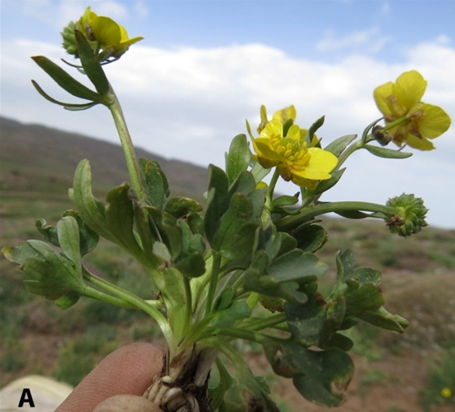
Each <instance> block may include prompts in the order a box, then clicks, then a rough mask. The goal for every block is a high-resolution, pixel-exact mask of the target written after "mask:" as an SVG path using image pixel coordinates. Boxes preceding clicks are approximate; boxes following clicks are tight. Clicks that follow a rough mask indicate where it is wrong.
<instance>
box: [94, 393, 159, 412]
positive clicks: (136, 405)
mask: <svg viewBox="0 0 455 412" xmlns="http://www.w3.org/2000/svg"><path fill="white" fill-rule="evenodd" d="M93 412H163V410H162V409H161V408H160V407H159V406H157V405H154V404H153V403H152V402H151V401H150V400H148V399H146V398H144V397H142V396H136V395H115V396H111V397H110V398H107V399H106V400H104V401H103V402H101V403H100V404H99V405H98V406H97V407H96V408H95V409H94V410H93Z"/></svg>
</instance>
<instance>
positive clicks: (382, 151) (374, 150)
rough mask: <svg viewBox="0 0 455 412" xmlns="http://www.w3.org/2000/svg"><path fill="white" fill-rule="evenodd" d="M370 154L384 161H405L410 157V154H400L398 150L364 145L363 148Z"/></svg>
mask: <svg viewBox="0 0 455 412" xmlns="http://www.w3.org/2000/svg"><path fill="white" fill-rule="evenodd" d="M363 147H364V148H365V149H367V150H368V151H369V152H370V153H371V154H374V155H375V156H378V157H384V158H386V159H406V158H408V157H411V156H412V153H406V152H402V151H400V150H393V149H387V148H385V147H377V146H372V145H369V144H366V145H364V146H363Z"/></svg>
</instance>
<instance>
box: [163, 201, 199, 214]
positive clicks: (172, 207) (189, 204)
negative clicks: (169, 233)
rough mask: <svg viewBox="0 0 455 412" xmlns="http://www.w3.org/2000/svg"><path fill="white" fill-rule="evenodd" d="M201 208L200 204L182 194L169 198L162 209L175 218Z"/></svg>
mask: <svg viewBox="0 0 455 412" xmlns="http://www.w3.org/2000/svg"><path fill="white" fill-rule="evenodd" d="M201 210H202V206H201V205H200V204H199V203H198V202H196V201H195V200H193V199H190V198H188V197H183V196H180V197H173V198H172V199H169V200H168V201H167V203H166V205H165V207H164V211H165V212H166V213H169V214H170V215H171V216H173V217H175V218H176V219H179V218H181V217H184V216H186V215H188V214H189V213H191V212H200V211H201Z"/></svg>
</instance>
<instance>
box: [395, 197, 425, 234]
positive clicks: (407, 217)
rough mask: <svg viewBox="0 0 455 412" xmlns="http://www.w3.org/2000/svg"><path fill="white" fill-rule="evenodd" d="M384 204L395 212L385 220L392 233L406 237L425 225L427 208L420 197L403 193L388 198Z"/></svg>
mask: <svg viewBox="0 0 455 412" xmlns="http://www.w3.org/2000/svg"><path fill="white" fill-rule="evenodd" d="M386 205H387V206H389V207H393V208H394V209H395V214H394V215H391V216H389V218H388V219H387V220H386V224H387V226H388V227H389V229H390V231H391V232H392V233H397V234H398V235H399V236H404V237H406V236H410V235H412V234H414V233H418V232H420V231H421V230H422V228H423V227H425V226H427V222H426V221H425V217H426V214H427V212H428V209H427V208H426V207H425V205H424V204H423V200H422V199H421V198H419V197H415V196H414V195H412V194H411V195H407V194H404V193H403V194H402V195H401V196H396V197H393V198H392V199H389V200H388V201H387V204H386Z"/></svg>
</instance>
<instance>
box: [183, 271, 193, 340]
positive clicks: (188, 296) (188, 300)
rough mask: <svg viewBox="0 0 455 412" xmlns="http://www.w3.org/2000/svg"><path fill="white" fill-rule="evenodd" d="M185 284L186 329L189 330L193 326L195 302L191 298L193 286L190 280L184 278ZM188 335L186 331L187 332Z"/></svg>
mask: <svg viewBox="0 0 455 412" xmlns="http://www.w3.org/2000/svg"><path fill="white" fill-rule="evenodd" d="M183 284H184V285H185V306H186V310H185V327H186V329H187V330H188V327H189V326H190V325H191V313H192V312H193V300H192V296H191V285H190V280H189V279H188V278H187V277H186V276H185V277H184V278H183ZM185 333H186V331H185Z"/></svg>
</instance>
